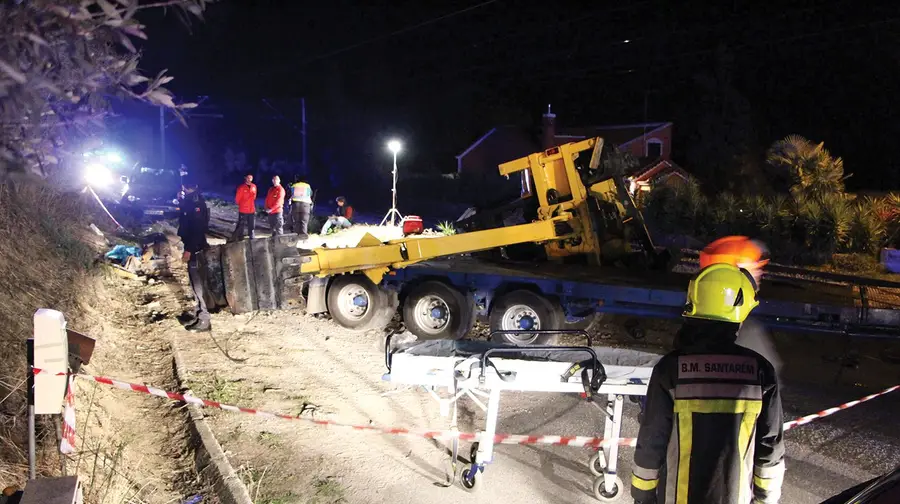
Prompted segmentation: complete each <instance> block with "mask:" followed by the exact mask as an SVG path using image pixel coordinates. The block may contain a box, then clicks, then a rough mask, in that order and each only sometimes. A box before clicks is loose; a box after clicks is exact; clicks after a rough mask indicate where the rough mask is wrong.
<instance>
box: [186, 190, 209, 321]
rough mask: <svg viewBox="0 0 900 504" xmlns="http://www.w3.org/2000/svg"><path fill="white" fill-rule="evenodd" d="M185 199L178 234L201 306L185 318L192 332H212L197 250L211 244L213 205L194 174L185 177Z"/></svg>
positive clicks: (189, 276) (192, 284)
mask: <svg viewBox="0 0 900 504" xmlns="http://www.w3.org/2000/svg"><path fill="white" fill-rule="evenodd" d="M183 184H184V199H183V200H182V201H181V204H180V205H179V206H180V211H179V214H178V236H180V237H181V241H182V243H184V255H183V256H182V260H183V261H184V262H186V263H187V266H188V278H189V279H190V281H191V290H193V291H194V298H195V299H196V301H197V308H196V309H195V310H194V312H193V313H192V314H190V316H189V317H188V320H186V321H185V326H184V328H185V329H187V330H188V331H191V332H208V331H209V330H210V329H211V325H210V323H209V310H208V309H207V307H206V299H204V297H203V294H204V292H203V280H202V278H201V277H200V270H199V267H198V263H197V254H198V253H200V252H202V251H203V250H206V249H207V248H209V244H208V243H207V242H206V232H207V230H208V229H209V207H208V206H207V205H206V200H205V199H204V198H203V195H202V194H200V191H198V190H197V183H196V182H195V181H193V180H192V179H190V178H187V177H186V178H185V179H184V182H183Z"/></svg>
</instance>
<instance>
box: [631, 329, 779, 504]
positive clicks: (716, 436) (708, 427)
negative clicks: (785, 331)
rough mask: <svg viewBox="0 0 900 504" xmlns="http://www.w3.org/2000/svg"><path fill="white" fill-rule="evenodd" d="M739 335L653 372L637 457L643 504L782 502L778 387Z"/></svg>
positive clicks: (638, 496)
mask: <svg viewBox="0 0 900 504" xmlns="http://www.w3.org/2000/svg"><path fill="white" fill-rule="evenodd" d="M722 326H723V325H722V324H719V325H718V327H719V329H720V330H721V327H722ZM710 327H712V326H710ZM728 327H729V326H728V325H725V328H726V329H728ZM735 328H736V326H735V327H734V328H732V329H731V335H730V339H729V338H728V336H724V337H723V338H722V339H719V338H715V337H714V338H709V339H702V338H699V339H698V340H697V341H696V342H695V343H694V344H693V345H691V346H688V347H686V348H683V349H680V350H676V351H674V352H671V353H669V354H668V355H666V356H665V357H663V358H662V359H661V360H660V361H659V363H657V365H656V366H655V367H654V368H653V374H652V377H651V378H650V384H649V387H648V390H647V406H646V409H645V411H644V420H643V423H642V424H641V430H640V433H639V434H638V440H637V447H636V448H635V452H634V469H633V474H632V490H631V494H632V497H633V498H634V499H635V502H637V503H642V504H643V503H657V502H658V503H659V504H663V503H666V504H670V503H671V504H700V503H708V502H716V503H722V504H749V503H751V502H753V503H754V504H776V503H777V502H778V500H779V498H780V496H781V484H782V480H783V477H784V441H783V435H784V428H783V425H782V422H783V419H782V408H781V396H780V393H779V390H778V381H777V378H776V375H775V370H774V368H773V367H772V365H771V364H770V363H769V362H768V361H767V360H766V359H765V358H764V357H762V356H760V355H759V354H757V353H756V352H754V351H752V350H748V349H746V348H743V347H741V346H738V345H737V344H735V343H733V341H734V338H735V337H734V329H735Z"/></svg>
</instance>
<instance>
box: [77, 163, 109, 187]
mask: <svg viewBox="0 0 900 504" xmlns="http://www.w3.org/2000/svg"><path fill="white" fill-rule="evenodd" d="M84 178H85V180H86V181H87V183H88V184H90V185H92V186H94V187H107V186H109V185H110V184H112V181H113V176H112V172H111V171H109V168H107V167H105V166H103V165H102V164H99V163H91V164H89V165H87V166H85V168H84Z"/></svg>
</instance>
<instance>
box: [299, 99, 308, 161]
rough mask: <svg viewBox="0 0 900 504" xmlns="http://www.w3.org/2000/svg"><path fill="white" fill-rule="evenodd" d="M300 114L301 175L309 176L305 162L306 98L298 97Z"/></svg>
mask: <svg viewBox="0 0 900 504" xmlns="http://www.w3.org/2000/svg"><path fill="white" fill-rule="evenodd" d="M300 114H301V117H302V120H303V124H302V129H301V135H303V158H302V159H303V175H305V176H307V177H308V176H309V166H308V165H307V164H306V163H307V161H308V158H307V157H306V98H300Z"/></svg>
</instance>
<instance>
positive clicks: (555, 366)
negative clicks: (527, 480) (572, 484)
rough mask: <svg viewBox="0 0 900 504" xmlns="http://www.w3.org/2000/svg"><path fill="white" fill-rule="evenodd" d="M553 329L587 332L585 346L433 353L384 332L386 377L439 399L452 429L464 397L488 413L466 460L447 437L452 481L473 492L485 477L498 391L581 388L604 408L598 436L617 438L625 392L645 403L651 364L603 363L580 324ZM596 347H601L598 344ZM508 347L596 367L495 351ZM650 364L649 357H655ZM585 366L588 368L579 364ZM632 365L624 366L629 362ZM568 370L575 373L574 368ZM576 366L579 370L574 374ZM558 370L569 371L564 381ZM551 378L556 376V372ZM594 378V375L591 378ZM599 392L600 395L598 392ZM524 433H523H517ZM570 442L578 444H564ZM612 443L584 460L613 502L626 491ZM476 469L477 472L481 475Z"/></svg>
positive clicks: (598, 488) (600, 494) (598, 492)
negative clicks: (575, 358)
mask: <svg viewBox="0 0 900 504" xmlns="http://www.w3.org/2000/svg"><path fill="white" fill-rule="evenodd" d="M502 332H503V333H509V332H516V333H519V332H521V333H527V334H534V333H541V332H543V333H546V332H547V331H502ZM550 332H552V333H556V334H559V333H575V334H580V335H583V336H584V337H586V339H587V340H588V346H586V347H547V346H540V347H536V346H530V347H529V346H519V347H512V346H510V345H496V346H495V347H494V348H493V349H489V350H488V351H486V352H484V353H481V354H476V355H471V356H468V357H464V356H432V355H415V354H413V353H407V352H406V350H410V349H412V348H415V346H413V347H407V348H404V349H401V350H393V349H391V344H390V339H391V335H388V337H387V340H386V342H385V365H386V366H387V368H388V373H386V374H385V375H384V376H383V379H384V380H385V381H389V382H391V383H394V384H397V385H412V386H416V387H421V388H423V389H424V390H425V391H427V392H428V394H429V395H430V396H431V397H432V398H433V399H434V400H435V401H437V402H438V404H439V406H440V413H441V416H442V417H445V418H446V417H448V416H449V417H450V419H449V420H450V430H451V431H452V432H458V425H457V421H458V402H459V400H460V399H461V398H463V397H467V398H468V399H470V400H471V401H472V402H473V403H474V404H475V405H476V406H477V407H478V408H480V409H481V410H482V411H484V412H485V413H486V418H485V426H484V429H483V430H481V431H478V432H477V439H476V441H474V442H473V444H472V447H471V450H470V453H469V464H468V465H467V466H466V465H464V464H462V465H460V464H459V463H458V457H459V438H458V437H453V438H452V440H451V447H450V448H451V454H450V457H451V458H450V465H451V474H452V475H453V476H451V477H453V478H454V479H455V480H456V482H457V483H459V484H460V486H461V487H462V488H463V489H465V490H467V491H474V490H476V489H477V488H478V487H479V486H480V485H477V484H476V478H478V479H480V478H481V477H483V474H484V472H485V469H486V467H487V465H488V464H490V463H492V462H493V460H494V445H495V435H496V433H497V431H496V429H497V420H498V417H499V413H500V397H501V392H504V391H519V392H547V393H563V394H580V395H582V397H586V398H587V399H588V400H591V401H592V402H594V404H596V405H597V406H598V408H600V410H601V411H602V412H603V418H604V422H603V423H604V425H603V439H613V440H615V439H618V438H619V436H620V433H621V428H622V413H623V410H624V398H625V397H626V396H629V397H630V398H631V399H632V400H634V401H635V402H639V403H640V404H641V405H643V401H641V400H640V399H642V398H643V397H644V396H646V394H647V385H648V383H649V379H650V374H651V372H652V369H653V368H652V365H651V366H643V367H639V366H619V365H606V364H603V363H602V357H600V356H598V355H597V354H596V350H594V349H593V348H592V346H591V341H590V338H589V337H588V335H587V334H586V333H585V332H584V331H550ZM600 350H601V352H602V349H600ZM509 351H514V352H516V353H522V354H527V353H529V352H554V351H559V352H580V353H583V354H584V355H585V357H588V359H587V361H588V362H590V361H592V360H593V361H595V362H596V363H598V364H599V368H596V367H592V366H591V365H590V364H589V365H588V366H585V365H584V364H585V362H584V361H581V362H571V361H541V360H526V359H516V358H509V357H506V358H504V357H501V356H500V355H503V354H504V353H507V355H508V352H509ZM654 364H655V362H654ZM585 368H587V369H585ZM629 368H630V369H629ZM573 369H574V372H573ZM579 371H580V372H581V374H580V373H579ZM564 376H568V378H567V379H566V380H563V378H564ZM554 378H555V379H554ZM597 378H599V379H597ZM597 396H600V397H602V399H599V398H598V397H597ZM516 437H521V438H527V437H529V436H516ZM569 444H570V445H574V446H583V444H578V443H577V442H575V443H569ZM618 454H619V445H618V443H604V444H603V445H602V448H601V449H599V450H598V451H597V453H595V454H594V455H593V456H592V457H591V459H590V460H589V462H588V466H589V468H590V470H591V473H592V474H593V475H594V476H595V480H594V482H593V483H594V484H593V489H594V494H595V497H597V498H598V500H601V501H605V502H613V501H618V500H619V499H620V498H622V497H623V496H624V495H625V494H627V493H628V492H627V487H626V486H625V485H624V483H623V482H622V480H621V478H619V477H618V475H617V473H616V470H617V467H618ZM479 474H480V475H481V476H479Z"/></svg>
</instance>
